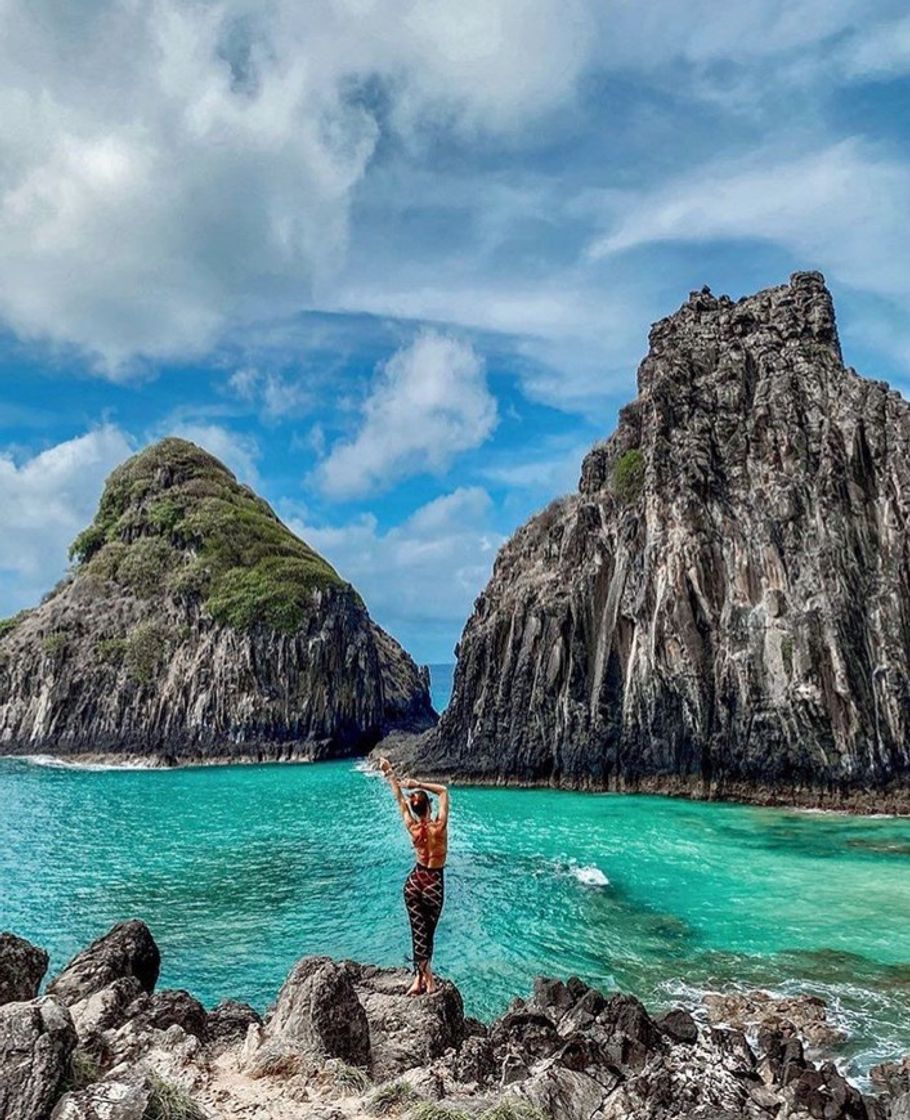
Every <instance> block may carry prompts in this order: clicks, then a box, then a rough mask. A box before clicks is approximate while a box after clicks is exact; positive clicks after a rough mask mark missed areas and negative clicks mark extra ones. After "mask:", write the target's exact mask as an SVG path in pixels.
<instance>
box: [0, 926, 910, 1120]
mask: <svg viewBox="0 0 910 1120" xmlns="http://www.w3.org/2000/svg"><path fill="white" fill-rule="evenodd" d="M122 941H123V937H122V935H119V934H117V932H116V930H115V931H112V933H111V934H110V935H108V937H107V938H102V939H99V942H96V943H95V946H93V947H92V949H91V950H89V951H87V952H86V953H83V954H80V955H79V957H77V958H76V960H85V959H86V958H87V957H90V956H92V955H94V956H95V957H98V956H99V955H101V954H99V953H98V950H97V946H98V945H99V944H104V943H105V942H107V943H108V944H118V943H122ZM120 959H121V962H122V963H121V975H120V976H117V977H113V978H112V979H110V973H108V974H107V977H108V978H109V983H108V984H107V985H106V986H105V987H103V988H100V989H98V990H97V991H96V992H94V993H92V994H90V995H88V996H86V995H85V994H84V990H85V988H84V985H74V986H73V987H72V988H71V989H70V990H69V995H70V996H71V997H73V998H74V1004H73V1006H74V1007H75V1006H77V1005H78V1004H79V1003H80V1002H84V1001H85V1000H86V999H91V998H93V995H97V994H99V993H103V992H107V991H109V990H110V989H111V987H113V986H114V985H116V984H118V983H119V984H121V985H124V984H127V982H130V983H132V984H134V985H136V984H138V983H139V982H138V980H137V979H136V977H135V976H134V975H132V973H130V972H128V971H126V970H127V969H128V968H130V967H131V962H130V959H129V957H128V956H126V957H122V958H120ZM410 979H411V976H410V975H409V974H407V973H405V972H404V971H403V970H400V969H382V968H377V967H375V966H371V965H363V964H357V963H355V962H353V961H335V960H332V959H331V958H329V957H305V958H303V959H302V960H301V961H299V962H298V963H297V964H296V965H295V966H294V968H293V969H292V970H291V973H290V974H289V976H288V979H287V981H286V982H285V984H284V985H283V987H282V989H281V991H280V992H279V994H278V998H277V1000H276V1002H275V1004H274V1006H273V1007H272V1008H271V1009H270V1011H269V1013H268V1014H267V1016H266V1019H265V1022H264V1023H263V1022H262V1021H261V1020H260V1019H259V1017H258V1015H257V1014H256V1013H255V1012H254V1011H253V1010H252V1009H251V1008H248V1007H246V1006H245V1005H242V1004H222V1005H220V1006H219V1007H218V1008H216V1009H215V1010H214V1011H212V1012H208V1013H206V1012H204V1011H202V1012H201V1014H202V1016H203V1018H204V1022H203V1023H202V1024H201V1026H200V1022H199V1015H200V1011H199V1005H198V1004H197V1003H196V1001H195V1000H193V999H192V997H191V996H189V995H187V993H185V992H155V991H149V992H145V993H143V994H142V995H141V996H140V997H139V998H137V999H134V1000H133V1001H132V1002H130V1003H127V1004H126V1008H125V1014H123V1015H122V1016H121V1018H122V1021H120V1022H114V1023H111V1024H109V1025H107V1026H101V1025H99V1023H98V1022H97V1021H96V1022H95V1023H94V1024H93V1025H91V1026H86V1027H81V1026H80V1025H79V1021H78V1020H76V1026H75V1029H74V1025H73V1020H71V1018H70V1015H69V1012H68V1010H67V1008H66V1007H65V1006H63V1004H62V1003H60V1002H58V1001H57V1000H56V999H55V998H53V997H45V998H44V999H39V1000H34V1001H32V1002H28V1003H11V1004H7V1005H6V1006H5V1007H2V1008H0V1116H2V1117H3V1120H47V1118H48V1117H49V1116H51V1111H52V1110H53V1116H52V1120H148V1117H150V1116H155V1117H157V1116H171V1115H174V1116H176V1115H179V1116H183V1117H187V1118H188V1120H204V1118H205V1117H208V1116H212V1117H215V1116H217V1117H218V1118H219V1120H235V1118H237V1120H239V1118H241V1117H249V1116H255V1117H257V1120H288V1118H290V1117H296V1116H307V1117H312V1118H313V1120H330V1118H335V1120H338V1118H344V1120H366V1117H368V1116H385V1115H408V1114H411V1112H412V1111H413V1110H414V1109H415V1108H418V1107H419V1106H423V1107H424V1109H425V1110H426V1109H427V1108H428V1107H429V1105H430V1104H431V1103H433V1102H440V1107H441V1109H442V1113H441V1114H440V1115H447V1114H452V1115H454V1116H463V1115H465V1114H467V1115H470V1116H472V1117H476V1118H477V1120H542V1118H543V1120H548V1118H552V1120H683V1118H684V1117H685V1118H689V1117H695V1118H698V1117H701V1118H704V1120H708V1118H712V1120H713V1118H719V1117H723V1118H724V1120H772V1118H775V1117H776V1118H778V1120H888V1118H889V1117H890V1120H904V1117H905V1115H906V1110H907V1104H908V1102H910V1080H908V1077H910V1075H908V1069H910V1058H908V1059H905V1060H904V1061H903V1062H891V1063H885V1064H883V1065H881V1066H878V1067H876V1068H875V1069H873V1070H872V1072H871V1078H872V1081H873V1084H874V1085H875V1086H876V1087H877V1089H878V1091H879V1094H880V1095H878V1096H864V1095H863V1094H862V1093H861V1092H860V1091H859V1090H858V1089H857V1088H856V1087H855V1086H854V1085H852V1084H851V1083H850V1082H849V1081H848V1080H847V1079H846V1078H845V1077H844V1076H843V1075H842V1074H841V1073H840V1072H838V1070H837V1068H836V1067H835V1065H834V1064H833V1063H832V1061H830V1060H825V1061H822V1062H820V1063H816V1062H815V1061H813V1060H812V1059H811V1058H810V1057H808V1056H807V1053H806V1049H805V1046H806V1044H807V1043H809V1042H810V1041H811V1040H812V1038H813V1037H814V1035H813V1032H815V1031H816V1030H817V1028H818V1026H819V1024H824V1023H826V1016H825V1008H824V1004H823V1003H822V1001H821V1000H819V999H817V998H815V997H810V996H789V997H772V996H770V995H768V994H767V993H763V992H749V993H736V992H728V993H718V994H717V995H715V996H712V997H709V998H707V999H706V1003H705V1006H704V1007H701V1008H696V1009H694V1011H695V1014H693V1013H692V1010H690V1009H687V1008H682V1007H675V1008H671V1009H669V1010H668V1011H666V1012H665V1013H664V1014H663V1015H661V1016H660V1017H658V1018H653V1017H652V1015H651V1014H650V1013H649V1011H648V1010H647V1009H646V1008H645V1007H644V1006H643V1005H642V1004H641V1003H640V1002H639V1001H638V1000H637V999H635V998H634V997H633V996H629V995H624V994H621V993H613V994H605V993H602V992H599V991H597V990H595V989H593V988H591V987H589V986H588V985H587V984H585V983H583V982H582V981H581V980H579V979H578V978H576V977H573V978H570V979H569V980H567V981H562V980H558V979H549V978H543V977H540V978H538V979H537V980H536V981H535V983H534V989H533V991H532V993H531V994H530V997H529V998H528V999H526V1000H525V999H516V1000H514V1001H513V1002H512V1004H511V1005H510V1006H509V1008H508V1009H507V1010H506V1011H505V1013H504V1014H503V1015H501V1016H500V1017H499V1018H498V1019H496V1020H494V1021H493V1022H492V1023H490V1024H489V1025H485V1024H483V1023H479V1022H477V1021H476V1020H471V1019H466V1018H465V1016H464V1011H463V1006H462V1001H461V996H460V994H459V993H458V990H457V989H456V988H455V987H454V985H452V984H450V983H446V984H443V985H442V986H441V988H440V990H439V991H438V992H437V993H436V994H434V995H433V996H422V997H417V998H412V997H409V996H407V995H406V994H405V993H406V990H407V987H408V984H409V981H410ZM89 986H92V985H91V984H90V985H89ZM127 986H128V985H127ZM706 1010H707V1012H708V1018H709V1019H710V1020H711V1021H709V1022H704V1019H705V1017H706V1015H705V1011H706ZM787 1016H792V1018H788V1017H787ZM724 1018H725V1019H726V1020H727V1021H728V1022H729V1021H731V1020H735V1019H738V1020H739V1021H741V1022H742V1024H743V1026H744V1028H745V1031H744V1030H740V1029H736V1028H733V1027H731V1026H729V1025H726V1026H720V1025H718V1023H719V1022H720V1020H721V1019H724ZM77 1032H78V1039H77ZM816 1041H818V1039H817V1038H816ZM824 1041H825V1042H826V1043H832V1044H833V1043H836V1042H838V1041H840V1040H839V1039H838V1038H836V1037H835V1036H833V1035H829V1036H826V1038H825V1040H824ZM87 1055H88V1056H90V1058H91V1060H90V1061H88V1062H87V1061H86V1056H87ZM414 1114H415V1115H416V1113H414ZM427 1114H428V1115H437V1113H436V1112H432V1110H431V1111H430V1112H428V1113H427Z"/></svg>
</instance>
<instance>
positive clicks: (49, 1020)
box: [0, 998, 76, 1120]
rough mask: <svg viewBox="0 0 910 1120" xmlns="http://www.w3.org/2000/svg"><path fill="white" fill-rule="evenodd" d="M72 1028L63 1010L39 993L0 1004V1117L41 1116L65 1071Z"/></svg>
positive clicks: (24, 1119)
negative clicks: (22, 999)
mask: <svg viewBox="0 0 910 1120" xmlns="http://www.w3.org/2000/svg"><path fill="white" fill-rule="evenodd" d="M75 1046H76V1031H75V1029H74V1027H73V1021H72V1019H71V1018H70V1015H69V1012H68V1011H67V1010H66V1008H65V1007H64V1006H63V1005H62V1004H61V1003H60V1002H58V1001H57V1000H55V999H50V998H44V999H36V1000H31V1001H29V1002H26V1003H7V1004H4V1005H3V1006H2V1007H0V1117H3V1120H47V1117H48V1116H49V1115H50V1112H51V1109H52V1108H53V1107H54V1103H55V1102H56V1100H57V1098H58V1097H59V1096H60V1093H61V1091H62V1090H63V1087H64V1084H65V1082H66V1079H67V1077H68V1076H69V1074H70V1069H71V1058H72V1053H73V1050H74V1049H75Z"/></svg>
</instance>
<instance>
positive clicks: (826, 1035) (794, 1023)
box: [702, 991, 846, 1054]
mask: <svg viewBox="0 0 910 1120" xmlns="http://www.w3.org/2000/svg"><path fill="white" fill-rule="evenodd" d="M702 1002H703V1003H704V1005H705V1007H706V1008H707V1011H708V1019H709V1020H710V1022H712V1023H717V1024H724V1025H726V1026H730V1027H734V1028H736V1029H737V1030H741V1031H747V1032H748V1033H749V1034H750V1035H756V1036H761V1034H762V1033H767V1032H773V1033H777V1034H780V1033H788V1034H796V1035H798V1036H799V1037H800V1038H801V1039H802V1040H803V1041H804V1042H805V1043H806V1045H807V1046H808V1047H810V1049H812V1050H813V1051H814V1052H815V1053H817V1054H822V1053H830V1052H831V1051H832V1050H834V1049H835V1048H836V1047H837V1046H839V1045H840V1044H841V1043H842V1042H844V1040H845V1038H846V1034H845V1032H844V1031H843V1030H842V1029H841V1028H840V1027H837V1026H835V1025H833V1024H832V1023H830V1022H829V1021H828V1008H827V1006H826V1004H825V1001H824V1000H823V999H821V998H819V997H818V996H813V995H806V994H800V995H795V996H772V995H770V994H769V993H768V992H762V991H752V992H725V993H711V992H709V993H708V994H707V995H705V996H704V997H703V1000H702Z"/></svg>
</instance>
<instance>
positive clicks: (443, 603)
mask: <svg viewBox="0 0 910 1120" xmlns="http://www.w3.org/2000/svg"><path fill="white" fill-rule="evenodd" d="M492 514H493V503H492V501H491V499H490V496H489V495H488V494H487V492H486V491H485V490H484V489H482V488H481V487H476V486H472V487H460V488H459V489H457V490H454V491H453V492H452V493H449V494H445V495H443V496H442V497H440V498H436V499H435V500H434V501H432V502H428V503H427V504H426V505H424V506H421V507H420V508H419V509H418V510H416V511H415V512H414V513H413V514H411V516H410V517H408V518H407V519H406V520H405V521H403V522H402V523H401V524H399V525H396V526H394V527H393V528H391V529H387V530H382V529H380V528H379V525H378V523H377V520H376V518H375V517H373V516H372V515H371V514H366V515H364V516H362V517H359V518H358V519H357V520H355V521H353V522H351V523H349V524H347V525H344V526H341V527H336V528H325V527H323V528H318V527H315V526H312V525H309V524H306V522H305V521H304V520H302V519H300V518H293V517H291V518H289V519H288V525H289V526H290V528H291V529H293V531H294V532H295V533H297V534H298V535H299V536H301V537H302V538H303V539H304V540H306V541H307V542H308V543H309V544H311V545H312V546H313V548H315V549H316V550H317V551H318V552H320V553H321V554H322V555H323V556H325V557H326V558H327V559H328V560H329V561H330V562H331V563H332V564H333V565H334V566H335V567H336V568H337V569H338V571H339V572H340V573H341V574H342V575H343V576H344V577H345V579H348V580H350V581H351V583H353V584H354V586H355V587H356V588H357V589H358V590H359V591H360V593H361V594H362V595H363V597H364V599H365V601H366V604H367V607H368V608H369V610H370V613H371V615H372V616H373V617H374V618H375V619H376V620H377V622H379V623H380V624H381V625H383V626H385V627H386V628H387V629H389V630H390V631H391V632H392V633H394V634H395V635H396V637H398V638H399V639H400V640H403V641H404V642H405V645H406V647H407V648H408V649H409V650H411V652H412V653H414V655H415V656H416V657H418V658H420V659H422V660H430V661H433V660H448V659H449V655H450V653H451V634H452V633H458V632H459V631H460V629H461V626H462V625H463V624H464V621H465V619H466V618H467V617H468V615H469V614H470V612H471V606H472V604H473V601H474V599H475V598H476V596H477V595H478V594H479V593H480V591H481V589H482V588H483V587H484V585H485V584H486V582H487V580H488V578H489V575H490V571H491V568H492V564H493V560H494V558H495V555H496V551H497V549H498V548H499V546H500V545H501V544H502V542H503V537H502V536H501V535H500V534H499V533H497V532H496V531H495V529H494V528H493V525H492Z"/></svg>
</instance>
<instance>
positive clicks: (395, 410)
mask: <svg viewBox="0 0 910 1120" xmlns="http://www.w3.org/2000/svg"><path fill="white" fill-rule="evenodd" d="M495 426H496V401H495V399H494V397H493V396H492V395H491V393H490V391H489V389H488V388H487V383H486V376H485V373H484V363H483V361H482V359H481V358H480V356H479V355H478V354H477V353H476V352H475V350H474V348H473V347H472V346H471V345H470V344H469V343H467V342H463V341H461V340H459V339H456V338H452V337H450V336H448V335H444V334H440V333H439V332H437V331H431V330H427V331H423V332H422V333H421V334H419V335H418V336H417V338H416V339H415V340H414V342H413V343H411V344H410V345H409V346H406V347H404V348H402V349H400V350H398V351H397V352H396V353H395V354H394V355H393V356H392V357H391V358H390V359H389V360H388V362H386V363H385V365H383V366H382V367H381V368H380V370H379V372H378V375H377V378H376V381H375V383H374V385H373V388H372V391H371V393H370V395H369V397H368V398H367V400H366V402H365V404H364V406H363V419H362V423H361V426H360V430H359V431H358V432H357V434H356V435H355V436H354V438H353V439H350V440H342V441H340V442H338V443H336V444H335V445H334V446H333V447H332V449H331V451H330V452H329V454H328V456H327V457H326V459H325V460H323V462H322V463H321V464H320V465H319V468H318V470H317V472H316V478H317V480H318V482H319V483H320V485H321V487H322V489H323V490H324V491H325V492H326V493H327V494H330V495H335V496H351V495H356V494H361V493H364V492H366V491H368V490H371V489H377V488H382V487H384V486H387V485H389V484H390V483H391V482H393V481H395V480H396V479H400V478H403V477H405V476H407V475H409V474H417V473H421V472H424V471H441V470H443V469H445V468H446V467H447V466H448V465H449V464H450V463H451V461H452V459H453V458H454V457H455V456H456V455H457V454H458V453H459V452H462V451H467V450H469V449H470V448H473V447H478V446H479V445H480V444H482V443H483V442H484V441H485V440H486V439H487V438H488V437H489V436H490V435H491V434H492V432H493V429H494V428H495Z"/></svg>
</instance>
